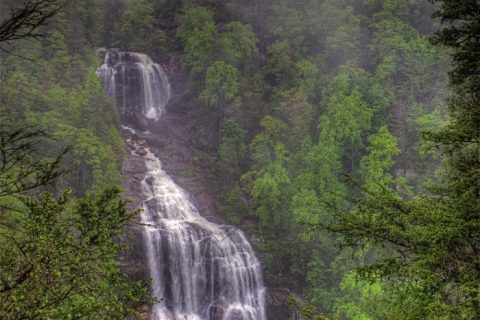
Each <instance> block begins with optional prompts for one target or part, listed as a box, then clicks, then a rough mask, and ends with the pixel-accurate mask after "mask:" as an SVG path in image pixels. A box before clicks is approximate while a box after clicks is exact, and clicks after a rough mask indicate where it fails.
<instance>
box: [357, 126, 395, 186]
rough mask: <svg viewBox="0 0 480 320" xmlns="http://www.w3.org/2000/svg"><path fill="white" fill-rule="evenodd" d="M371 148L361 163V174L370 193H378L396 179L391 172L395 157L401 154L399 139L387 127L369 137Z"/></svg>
mask: <svg viewBox="0 0 480 320" xmlns="http://www.w3.org/2000/svg"><path fill="white" fill-rule="evenodd" d="M368 142H369V144H370V145H369V147H368V152H367V155H366V156H364V157H363V158H362V160H361V163H360V173H361V175H362V176H363V178H364V188H365V189H367V190H368V191H369V192H375V191H378V190H379V189H380V188H385V187H389V186H392V183H393V182H394V177H393V176H392V175H391V174H390V173H389V170H390V169H391V168H392V166H393V165H394V164H395V161H394V159H395V156H397V155H399V154H400V149H399V148H398V146H397V139H395V137H394V136H392V134H391V133H390V132H388V129H387V127H385V126H384V127H381V128H380V130H379V131H378V132H377V133H376V134H374V135H371V136H370V137H368Z"/></svg>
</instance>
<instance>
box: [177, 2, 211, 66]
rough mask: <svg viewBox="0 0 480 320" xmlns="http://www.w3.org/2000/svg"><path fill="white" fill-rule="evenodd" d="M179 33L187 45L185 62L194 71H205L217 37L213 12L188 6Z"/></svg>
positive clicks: (199, 7)
mask: <svg viewBox="0 0 480 320" xmlns="http://www.w3.org/2000/svg"><path fill="white" fill-rule="evenodd" d="M177 35H178V37H179V39H180V40H181V41H182V43H183V44H184V46H185V48H184V60H185V64H186V65H187V66H188V67H189V68H190V69H191V70H192V72H193V73H203V72H204V71H205V70H206V69H207V67H208V62H209V61H210V58H211V52H212V49H213V45H214V43H215V38H216V30H215V21H214V20H213V12H212V11H210V10H209V9H207V8H205V7H201V6H190V7H187V8H186V10H185V13H184V15H183V16H182V17H181V21H180V26H179V28H178V30H177Z"/></svg>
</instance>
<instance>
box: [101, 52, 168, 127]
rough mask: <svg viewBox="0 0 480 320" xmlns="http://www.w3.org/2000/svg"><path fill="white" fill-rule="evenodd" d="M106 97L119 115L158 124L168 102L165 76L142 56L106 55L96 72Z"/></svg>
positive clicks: (130, 54) (160, 69) (118, 53)
mask: <svg viewBox="0 0 480 320" xmlns="http://www.w3.org/2000/svg"><path fill="white" fill-rule="evenodd" d="M99 73H100V76H101V77H102V79H103V82H104V87H105V90H106V91H107V94H108V95H109V96H110V97H112V98H114V100H115V102H116V103H117V106H119V107H120V111H121V114H122V115H130V116H132V115H135V116H137V117H138V116H139V115H140V114H141V115H143V116H144V117H145V118H148V119H153V120H158V119H160V116H161V115H162V113H163V112H164V111H165V106H166V104H167V103H168V101H169V100H170V95H171V90H170V83H169V82H168V79H167V75H166V74H165V71H163V69H162V67H160V65H158V64H156V63H153V61H152V60H151V59H150V57H148V56H147V55H145V54H141V53H133V52H119V51H108V52H107V54H106V56H105V61H104V64H103V65H102V66H101V67H100V69H99Z"/></svg>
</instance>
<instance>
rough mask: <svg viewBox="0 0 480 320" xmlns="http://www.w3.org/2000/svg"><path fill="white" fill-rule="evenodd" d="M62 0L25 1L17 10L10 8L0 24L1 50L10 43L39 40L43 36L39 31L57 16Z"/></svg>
mask: <svg viewBox="0 0 480 320" xmlns="http://www.w3.org/2000/svg"><path fill="white" fill-rule="evenodd" d="M63 2H64V1H63V0H53V1H52V0H27V1H25V2H23V3H22V5H21V6H19V7H18V8H12V9H11V11H10V15H9V16H8V17H7V18H5V19H4V20H2V21H1V23H0V43H1V44H2V46H0V49H1V50H7V49H6V48H5V47H4V46H3V45H5V44H7V45H8V44H9V43H10V42H11V41H16V40H22V39H23V40H27V39H39V38H42V37H43V36H44V34H43V33H42V32H41V31H40V30H39V29H40V27H41V26H44V25H45V24H46V23H47V21H48V20H50V19H51V18H52V17H53V16H55V14H57V13H58V12H59V11H60V9H61V8H62V6H63Z"/></svg>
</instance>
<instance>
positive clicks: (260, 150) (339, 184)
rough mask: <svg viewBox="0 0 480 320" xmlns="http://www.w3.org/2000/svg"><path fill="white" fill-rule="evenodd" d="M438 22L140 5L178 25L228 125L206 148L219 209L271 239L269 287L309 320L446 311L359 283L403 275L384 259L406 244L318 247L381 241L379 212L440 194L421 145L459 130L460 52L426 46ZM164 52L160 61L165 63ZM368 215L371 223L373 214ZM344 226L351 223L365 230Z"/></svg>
mask: <svg viewBox="0 0 480 320" xmlns="http://www.w3.org/2000/svg"><path fill="white" fill-rule="evenodd" d="M141 8H143V9H141ZM433 11H434V8H433V6H432V5H431V4H430V3H429V2H427V1H421V0H418V1H353V0H352V1H333V0H323V1H314V0H312V1H309V0H303V1H288V0H283V1H262V2H261V3H259V2H255V1H251V2H241V3H240V2H236V1H227V2H215V1H211V2H209V1H203V2H200V3H199V2H195V3H190V2H185V3H183V4H179V3H178V2H175V1H164V2H158V1H139V2H136V3H135V4H134V5H132V6H130V7H128V8H127V10H126V11H125V14H127V13H128V14H132V13H133V12H137V13H138V14H142V15H144V14H146V13H147V12H150V15H151V16H152V17H153V19H151V21H157V22H163V23H164V24H165V25H168V26H169V28H163V29H162V30H163V31H164V34H165V35H166V36H167V38H169V39H174V41H172V40H170V41H166V40H165V41H164V42H163V44H164V46H165V47H166V48H170V49H169V50H171V51H173V52H176V51H180V52H181V56H182V63H183V64H184V65H185V66H186V67H187V68H188V70H189V77H190V89H189V90H190V91H191V92H192V93H193V94H195V95H197V96H198V101H197V102H196V103H197V108H198V109H199V110H201V111H199V113H207V114H210V115H213V117H214V118H215V120H216V121H214V122H213V126H212V128H211V131H212V132H215V133H216V134H214V136H213V137H212V139H211V140H212V141H214V142H213V144H212V145H207V146H205V148H206V149H208V150H210V152H211V153H213V154H215V155H216V156H217V159H218V160H217V163H216V165H217V167H218V168H219V170H220V173H219V174H220V175H221V178H222V188H223V190H226V191H225V192H224V194H223V195H222V199H221V203H220V204H219V210H220V211H221V212H223V213H224V214H225V215H226V216H227V217H228V218H229V219H230V220H231V221H232V222H234V223H237V224H240V225H243V226H244V228H245V229H246V230H248V232H249V233H250V234H252V235H255V236H256V238H258V239H260V240H259V241H258V242H257V243H256V245H257V248H258V249H259V250H260V252H261V254H262V260H263V262H264V264H265V266H266V276H267V281H268V283H269V285H270V286H283V287H287V288H290V289H291V290H292V291H293V292H295V293H297V294H299V295H300V296H302V297H303V298H304V299H305V300H306V301H308V303H309V304H310V306H307V305H304V306H303V308H304V309H305V310H308V312H310V313H311V314H315V313H316V312H315V309H316V310H317V312H319V313H321V314H324V315H327V316H330V317H333V318H340V319H384V318H388V319H406V318H408V319H419V318H423V317H428V315H429V314H432V313H433V314H434V315H435V314H436V313H435V312H437V311H431V312H430V311H428V310H436V309H435V303H436V302H438V301H439V300H438V299H436V300H435V299H434V300H427V299H425V297H423V296H421V295H411V294H410V293H411V292H410V291H411V290H407V287H408V288H409V289H411V288H410V287H409V286H408V285H407V286H400V287H397V285H396V282H395V281H393V278H391V277H390V278H387V275H390V273H388V272H384V273H381V272H380V271H382V269H380V268H377V269H375V270H373V269H372V270H371V269H367V271H370V272H362V273H360V272H359V270H358V269H356V267H358V266H370V265H371V263H372V261H375V262H378V263H381V262H385V264H382V265H381V266H384V267H385V268H384V269H383V271H392V273H393V276H399V273H394V272H393V271H394V269H393V268H394V265H392V264H388V262H392V261H391V260H386V261H384V260H382V258H383V257H387V258H388V257H390V259H394V258H395V257H396V254H397V251H396V250H395V249H396V248H393V246H394V245H395V244H392V245H386V246H384V247H377V246H375V245H374V244H375V243H376V241H372V239H371V238H368V237H363V236H364V235H363V234H355V233H354V234H352V232H350V233H348V232H347V233H345V236H337V235H332V234H331V233H328V232H325V231H320V232H317V231H318V230H319V229H324V228H327V229H333V230H334V231H344V230H346V231H348V230H350V231H351V230H352V229H353V230H357V231H358V232H360V230H365V233H366V235H369V234H368V230H370V227H371V226H370V225H363V224H365V223H366V222H363V220H361V219H357V218H353V217H356V216H360V217H366V219H373V220H374V222H377V223H378V224H379V227H381V226H382V224H381V223H382V222H383V221H380V220H379V221H376V220H375V219H376V218H375V217H376V215H375V214H374V213H373V212H374V211H373V209H377V210H378V211H380V212H382V213H383V214H384V215H387V217H390V215H391V214H393V212H392V210H387V209H388V208H387V207H386V204H385V203H383V201H387V199H385V198H384V197H385V195H384V194H383V193H382V192H384V190H391V193H393V194H398V200H400V199H416V198H415V197H416V195H418V194H420V193H421V192H424V191H425V190H426V188H427V187H428V186H429V185H430V184H431V183H432V182H433V181H435V180H436V179H438V172H437V170H436V169H437V166H438V164H439V163H440V161H439V159H438V158H437V157H436V156H435V155H434V154H433V153H432V152H431V151H430V149H428V148H427V146H426V145H424V144H423V143H421V136H422V131H425V130H430V129H432V128H435V129H436V128H439V127H440V126H442V124H443V123H444V122H445V109H446V108H445V106H444V101H445V99H446V96H447V95H448V86H447V76H446V74H447V68H448V56H447V55H446V52H445V51H446V50H445V49H442V48H440V47H435V46H433V45H432V44H431V43H430V42H429V39H428V37H429V36H430V35H432V34H433V32H434V30H435V29H436V27H435V25H434V22H432V20H431V19H430V15H431V14H432V13H433ZM142 17H143V16H142ZM165 17H178V18H172V19H171V21H170V23H168V20H165V19H166V18H165ZM140 20H142V21H145V19H143V18H142V19H140V18H139V19H132V21H140ZM139 27H140V26H136V25H134V24H131V25H130V26H126V25H123V26H122V28H123V30H127V29H131V30H138V28H139ZM157 27H159V28H161V25H158V26H157ZM149 28H150V27H148V28H145V30H148V29H149ZM123 36H124V39H128V36H126V35H125V34H123ZM131 39H132V40H133V39H138V38H137V37H136V34H135V33H132V34H131ZM127 43H128V46H127V47H129V48H131V49H135V46H136V45H139V47H138V48H139V49H141V48H144V47H145V46H144V45H143V44H138V43H136V42H135V41H130V42H127ZM172 43H173V44H172ZM175 43H177V45H175ZM130 46H133V48H132V47H130ZM165 47H164V49H163V51H155V48H148V49H149V50H153V51H152V53H154V54H157V55H158V56H159V57H161V56H162V55H164V50H165ZM380 195H382V196H384V197H383V198H382V197H380ZM395 199H397V198H395ZM412 201H416V200H412ZM366 205H371V206H373V207H372V208H373V209H370V207H368V209H366V210H363V211H362V210H361V209H362V208H363V207H364V206H366ZM425 210H427V212H429V209H425ZM337 213H351V214H348V215H347V217H351V219H352V221H353V222H352V224H350V225H348V224H346V221H344V220H339V215H338V214H337ZM362 214H363V215H362ZM429 214H430V213H429ZM390 218H391V219H396V218H395V217H390ZM347 221H350V220H347ZM369 221H370V220H369ZM340 222H342V223H340ZM355 222H356V223H358V224H359V225H355V224H353V223H355ZM337 223H338V224H337ZM362 226H363V229H362V228H361V227H362ZM388 226H389V225H388V224H386V225H385V228H388ZM408 232H417V231H416V230H415V231H412V230H408ZM442 232H448V230H444V231H442ZM341 240H342V241H341ZM360 240H365V241H360ZM373 240H379V239H373ZM339 241H340V244H345V245H346V246H341V247H340V248H339V246H338V244H339ZM432 241H433V239H432ZM377 242H378V241H377ZM352 245H355V246H352ZM358 245H359V246H358ZM402 253H404V252H400V254H402ZM409 257H411V256H408V257H407V259H408V258H409ZM420 263H423V262H422V261H419V264H420ZM422 267H423V269H421V268H420V267H419V265H409V268H413V269H415V268H417V269H418V270H420V271H421V270H426V266H425V265H422ZM419 268H420V269H419ZM360 271H365V270H364V269H360ZM359 275H364V276H369V277H368V279H369V281H365V280H358V279H359ZM405 277H408V274H405ZM387 279H390V280H388V281H387ZM357 280H358V281H357ZM382 280H385V281H382ZM412 285H413V286H414V287H415V285H417V284H412ZM420 285H422V284H420V283H419V284H418V286H420ZM417 289H418V290H414V291H415V292H417V293H419V292H421V291H420V289H419V288H417ZM422 290H423V288H422ZM402 295H404V296H405V297H408V299H404V298H402V297H403V296H402ZM430 303H432V304H430ZM429 312H430V313H429ZM438 312H441V311H438ZM438 314H439V315H440V314H441V313H438Z"/></svg>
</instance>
